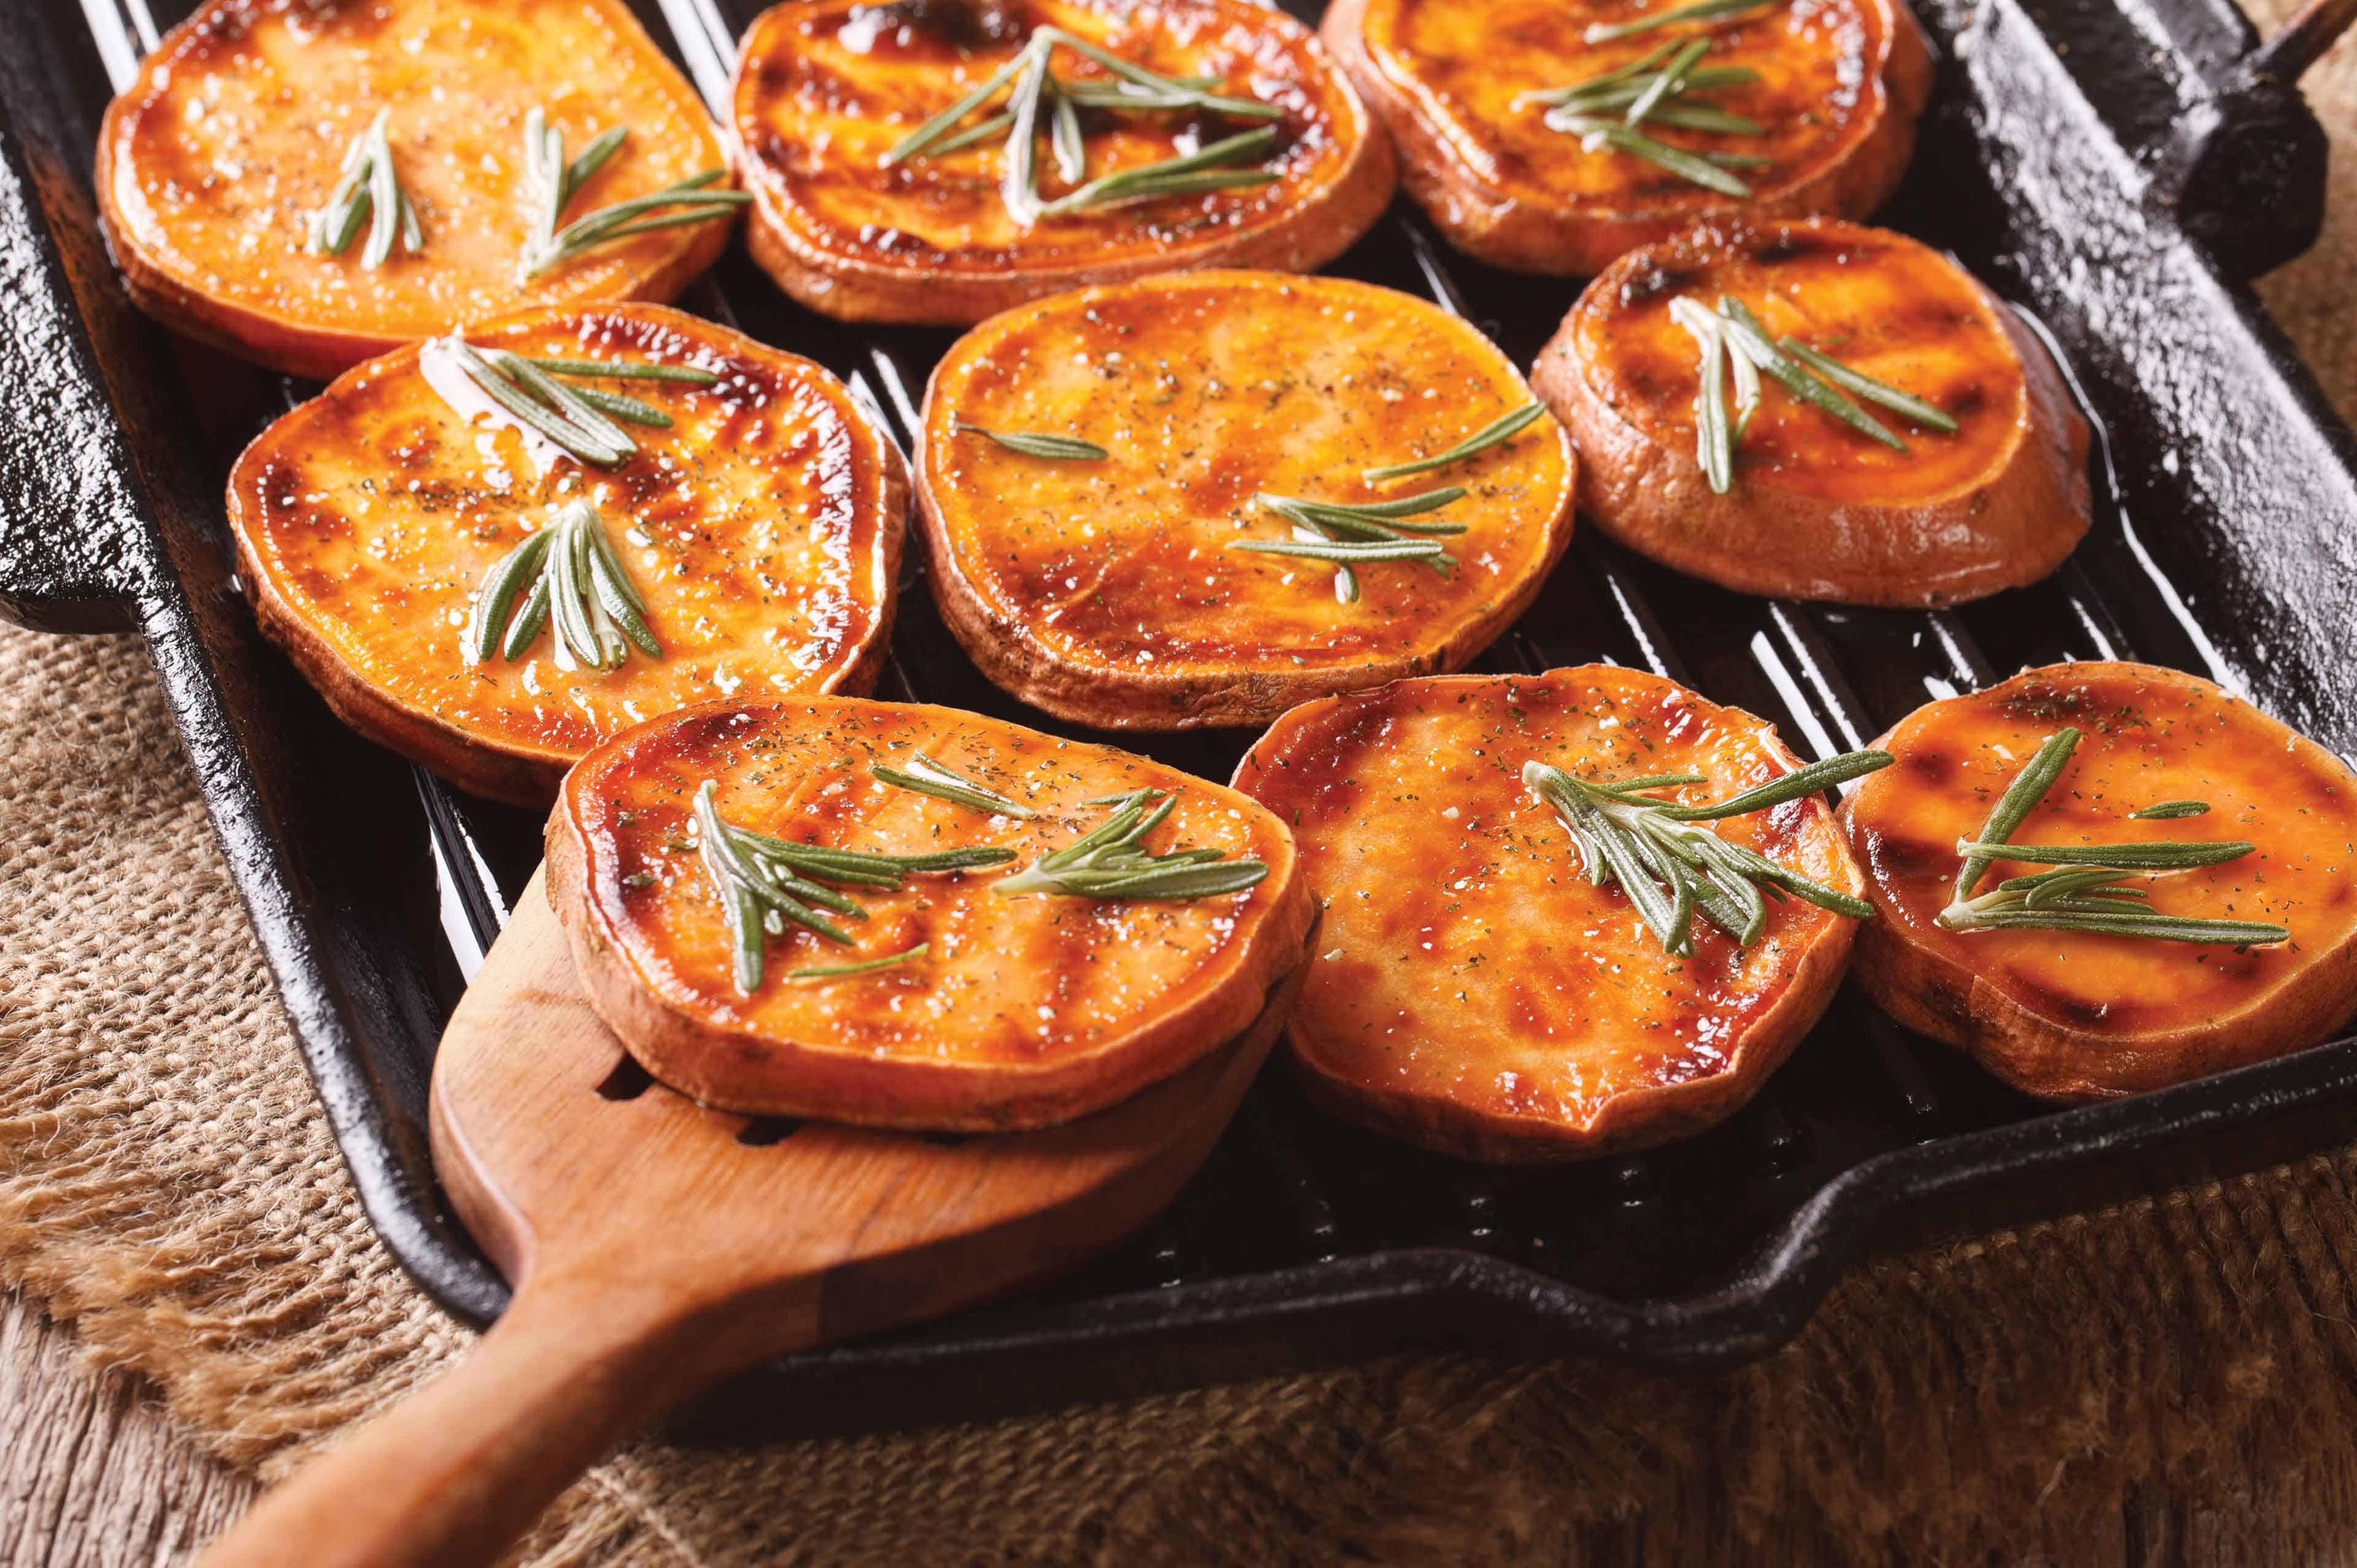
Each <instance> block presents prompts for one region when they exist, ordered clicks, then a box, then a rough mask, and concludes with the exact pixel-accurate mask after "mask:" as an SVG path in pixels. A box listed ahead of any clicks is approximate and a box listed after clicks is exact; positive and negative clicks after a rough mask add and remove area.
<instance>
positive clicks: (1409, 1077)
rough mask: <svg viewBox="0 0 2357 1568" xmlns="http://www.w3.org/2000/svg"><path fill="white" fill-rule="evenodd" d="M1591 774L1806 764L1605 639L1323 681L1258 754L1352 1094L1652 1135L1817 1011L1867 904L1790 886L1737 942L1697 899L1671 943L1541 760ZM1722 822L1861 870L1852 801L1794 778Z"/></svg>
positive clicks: (1599, 1139) (1601, 1148)
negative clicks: (1432, 668)
mask: <svg viewBox="0 0 2357 1568" xmlns="http://www.w3.org/2000/svg"><path fill="white" fill-rule="evenodd" d="M1533 759H1537V760H1541V761H1545V762H1551V763H1554V764H1555V765H1557V766H1559V767H1562V768H1566V769H1567V770H1569V771H1571V772H1574V773H1577V774H1578V775H1580V776H1582V777H1587V778H1605V779H1609V778H1623V779H1626V778H1634V777H1639V776H1642V775H1648V774H1657V773H1670V772H1695V773H1700V774H1703V775H1705V776H1706V779H1708V782H1707V783H1706V784H1699V785H1694V786H1691V787H1689V788H1688V789H1684V790H1681V791H1679V792H1678V793H1679V797H1680V798H1682V799H1686V800H1706V799H1719V798H1724V797H1726V796H1727V795H1731V794H1734V793H1736V792H1738V791H1739V790H1742V789H1749V788H1750V787H1751V786H1753V785H1756V784H1760V783H1763V782H1765V781H1766V780H1768V779H1772V778H1776V777H1778V776H1781V774H1784V773H1787V772H1790V771H1791V770H1792V768H1794V767H1796V766H1798V764H1797V762H1796V761H1795V759H1794V758H1793V757H1792V754H1791V752H1789V751H1787V750H1786V749H1785V747H1784V746H1783V744H1782V743H1781V741H1779V740H1778V739H1777V738H1776V735H1775V732H1774V730H1773V729H1772V728H1770V726H1769V725H1767V724H1766V723H1764V722H1763V721H1761V720H1760V719H1757V718H1754V717H1753V716H1751V715H1750V714H1746V713H1743V712H1742V711H1740V710H1739V709H1735V708H1727V707H1722V706H1720V705H1718V704H1717V703H1710V702H1707V701H1706V700H1704V699H1703V698H1701V697H1699V696H1696V695H1695V693H1691V692H1688V691H1686V690H1685V689H1684V688H1683V687H1680V686H1678V685H1676V684H1675V683H1674V682H1669V681H1664V680H1663V679H1661V678H1660V677H1658V676H1654V675H1648V674H1643V673H1641V672H1638V671H1630V670H1623V669H1619V668H1616V667H1611V666H1606V665H1585V666H1581V667H1578V668H1576V669H1566V670H1555V671H1548V672H1547V673H1546V674H1544V675H1540V676H1535V677H1484V676H1454V677H1443V678H1436V679H1429V680H1420V681H1403V682H1398V683H1397V684H1395V685H1391V686H1386V687H1384V688H1383V689H1382V690H1380V691H1374V692H1366V693H1356V694H1353V695H1350V696H1345V697H1339V698H1334V699H1330V700H1328V701H1324V702H1318V703H1307V704H1305V705H1303V706H1301V707H1299V708H1297V709H1295V710H1294V711H1293V712H1292V713H1289V714H1286V716H1285V717H1284V718H1282V719H1280V720H1279V721H1278V722H1277V723H1276V724H1275V725H1274V726H1272V727H1271V729H1270V730H1269V733H1268V734H1267V735H1266V736H1264V737H1263V738H1262V739H1261V740H1260V742H1259V743H1258V744H1257V745H1255V746H1254V747H1253V749H1252V751H1251V752H1250V753H1249V754H1248V755H1247V756H1246V757H1244V759H1243V764H1242V765H1241V766H1240V767H1239V768H1237V770H1236V787H1237V788H1238V789H1242V790H1243V791H1244V792H1245V793H1246V794H1249V795H1252V796H1254V797H1255V798H1256V799H1258V800H1261V801H1262V802H1263V803H1264V804H1265V805H1267V806H1268V807H1269V808H1270V809H1271V810H1272V811H1275V812H1276V813H1277V815H1278V816H1280V817H1282V818H1284V819H1285V820H1286V821H1287V822H1292V823H1293V824H1294V833H1295V835H1296V838H1297V842H1298V843H1299V844H1300V847H1301V856H1302V862H1303V865H1305V867H1306V868H1307V871H1308V876H1309V880H1310V883H1311V885H1312V886H1315V887H1316V888H1317V889H1318V896H1319V897H1320V898H1321V899H1323V900H1324V902H1325V908H1326V913H1325V918H1324V922H1323V924H1322V925H1321V926H1320V928H1319V930H1318V941H1317V947H1318V955H1317V957H1316V959H1315V960H1314V961H1312V963H1311V965H1310V969H1309V974H1308V981H1307V983H1305V985H1304V988H1303V991H1302V996H1301V1000H1300V1002H1299V1003H1298V1004H1297V1006H1296V1008H1295V1011H1294V1015H1293V1020H1292V1022H1291V1024H1290V1025H1289V1026H1288V1029H1287V1037H1288V1038H1289V1039H1290V1040H1291V1042H1292V1045H1293V1051H1294V1055H1295V1058H1296V1059H1297V1062H1298V1063H1299V1064H1300V1067H1301V1069H1302V1070H1303V1076H1304V1079H1305V1081H1306V1082H1307V1084H1308V1087H1309V1089H1310V1091H1311V1092H1312V1093H1313V1094H1314V1095H1316V1096H1317V1097H1318V1099H1319V1100H1320V1101H1323V1102H1324V1103H1326V1104H1328V1105H1329V1106H1330V1107H1331V1108H1333V1109H1335V1110H1336V1111H1338V1112H1340V1113H1341V1114H1343V1115H1346V1116H1349V1117H1351V1118H1353V1119H1355V1120H1359V1121H1362V1122H1367V1123H1369V1124H1370V1125H1372V1126H1375V1127H1378V1128H1381V1129H1382V1130H1383V1131H1386V1132H1390V1133H1397V1134H1398V1135H1400V1136H1402V1137H1405V1138H1407V1139H1410V1140H1412V1141H1414V1142H1416V1143H1419V1144H1426V1145H1427V1146H1429V1147H1432V1148H1436V1149H1439V1150H1442V1151H1444V1152H1447V1153H1450V1154H1457V1155H1465V1156H1467V1157H1469V1158H1472V1159H1483V1160H1497V1161H1513V1162H1523V1161H1543V1160H1558V1159H1570V1158H1578V1157H1584V1156H1588V1155H1598V1154H1603V1153H1606V1152H1609V1151H1611V1150H1615V1149H1631V1148H1642V1147H1646V1146H1649V1145H1652V1144H1659V1143H1663V1142H1664V1141H1666V1140H1668V1139H1671V1138H1674V1137H1678V1136H1681V1135H1683V1134H1685V1133H1692V1132H1695V1131H1698V1130H1700V1129H1701V1128H1703V1127H1706V1126H1709V1125H1710V1124H1712V1123H1714V1122H1717V1121H1719V1120H1721V1119H1722V1118H1724V1117H1726V1116H1727V1115H1728V1114H1730V1113H1731V1112H1734V1111H1735V1110H1736V1109H1737V1108H1738V1107H1739V1106H1740V1105H1742V1104H1743V1103H1744V1102H1745V1101H1748V1100H1749V1099H1750V1097H1751V1096H1752V1094H1753V1093H1754V1092H1756V1091H1757V1090H1758V1089H1759V1087H1760V1083H1761V1081H1762V1080H1764V1079H1766V1077H1767V1076H1768V1074H1770V1072H1772V1071H1774V1070H1775V1069H1776V1068H1777V1066H1778V1065H1779V1064H1781V1062H1782V1061H1783V1060H1784V1058H1786V1057H1787V1056H1788V1055H1789V1054H1790V1053H1791V1051H1792V1047H1793V1046H1794V1045H1795V1044H1796V1043H1797V1042H1798V1041H1799V1039H1800V1037H1801V1036H1802V1035H1803V1034H1804V1033H1806V1032H1807V1030H1808V1029H1809V1027H1810V1026H1812V1025H1813V1024H1814V1023H1815V1021H1816V1020H1817V1018H1818V1016H1819V1015H1821V1014H1822V1013H1823V1012H1824V1007H1825V1004H1826V1003H1827V1002H1828V1001H1829V1000H1830V999H1831V997H1832V995H1833V991H1834V987H1835V984H1836V983H1838V982H1839V980H1840V978H1841V974H1842V969H1843V965H1844V962H1845V961H1846V958H1847V956H1848V953H1849V948H1850V940H1851V932H1852V930H1853V929H1854V928H1855V924H1856V922H1853V921H1851V920H1848V919H1845V918H1841V917H1839V916H1836V915H1834V914H1830V913H1828V912H1827V911H1825V910H1823V909H1820V908H1816V907H1814V906H1813V905H1809V904H1804V903H1802V902H1800V901H1799V900H1797V899H1793V900H1786V901H1783V902H1779V901H1777V900H1775V899H1772V898H1771V899H1770V900H1769V902H1768V910H1769V914H1768V924H1767V927H1766V929H1765V930H1764V931H1763V932H1762V934H1761V936H1760V940H1758V941H1756V942H1754V943H1753V944H1752V945H1751V946H1750V947H1749V948H1746V949H1742V950H1738V949H1737V948H1736V946H1735V944H1734V943H1733V941H1732V940H1730V939H1729V938H1728V937H1727V936H1726V934H1725V933H1723V932H1721V931H1720V930H1718V929H1717V928H1716V927H1713V926H1709V925H1707V924H1706V922H1701V921H1697V922H1696V924H1695V938H1694V942H1695V953H1694V956H1693V957H1691V958H1687V959H1678V958H1673V957H1671V956H1669V955H1668V954H1666V953H1664V952H1663V950H1662V944H1661V940H1660V939H1659V938H1657V937H1655V936H1654V935H1653V934H1652V932H1651V931H1650V930H1648V929H1646V928H1645V926H1644V925H1643V923H1642V922H1641V920H1640V919H1639V918H1638V916H1637V913H1636V911H1635V909H1634V908H1632V907H1631V905H1630V903H1629V901H1628V897H1627V896H1626V895H1625V894H1624V893H1623V892H1622V891H1621V890H1620V888H1619V887H1617V886H1616V887H1609V888H1598V887H1595V886H1591V885H1590V884H1589V882H1588V880H1587V875H1585V873H1584V872H1583V870H1582V869H1581V865H1580V861H1579V852H1578V850H1577V848H1576V847H1575V845H1574V844H1573V843H1572V840H1571V838H1570V835H1569V834H1568V833H1566V832H1565V830H1564V828H1563V825H1562V823H1561V822H1560V821H1558V820H1557V818H1556V817H1555V812H1554V811H1553V810H1552V808H1550V807H1548V806H1547V805H1545V804H1544V802H1542V801H1541V800H1538V799H1536V798H1535V797H1534V795H1533V794H1532V792H1531V791H1530V790H1529V789H1527V788H1525V787H1524V785H1523V780H1522V768H1523V763H1525V762H1526V761H1530V760H1533ZM1718 830H1719V832H1720V833H1721V835H1722V836H1723V837H1726V838H1727V839H1729V840H1730V841H1732V842H1735V843H1744V844H1748V845H1749V846H1750V847H1751V848H1753V849H1756V850H1758V851H1759V852H1760V853H1761V854H1765V855H1767V856H1768V857H1769V858H1770V859H1772V860H1774V861H1776V862H1778V863H1779V864H1780V865H1785V866H1788V867H1790V868H1792V869H1793V870H1796V871H1799V872H1801V873H1802V874H1803V875H1807V876H1810V877H1813V878H1814V879H1816V880H1818V881H1821V882H1824V883H1826V884H1828V885H1829V886H1834V887H1837V888H1840V889H1842V890H1844V891H1846V892H1850V893H1853V894H1855V893H1857V891H1858V889H1859V879H1858V873H1857V866H1856V865H1853V864H1852V863H1851V861H1850V858H1849V855H1848V853H1847V851H1846V848H1845V846H1844V844H1843V843H1842V838H1841V833H1840V831H1839V829H1838V828H1837V827H1836V826H1835V822H1834V820H1833V814H1832V812H1831V811H1829V810H1828V809H1827V808H1826V807H1825V805H1824V802H1823V801H1822V800H1816V799H1811V800H1802V801H1794V802H1792V803H1791V804H1789V805H1785V806H1781V807H1778V808H1776V809H1774V810H1772V811H1765V812H1761V813H1760V814H1758V815H1754V816H1748V817H1737V818H1731V819H1728V820H1727V821H1726V822H1721V823H1719V824H1718Z"/></svg>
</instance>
